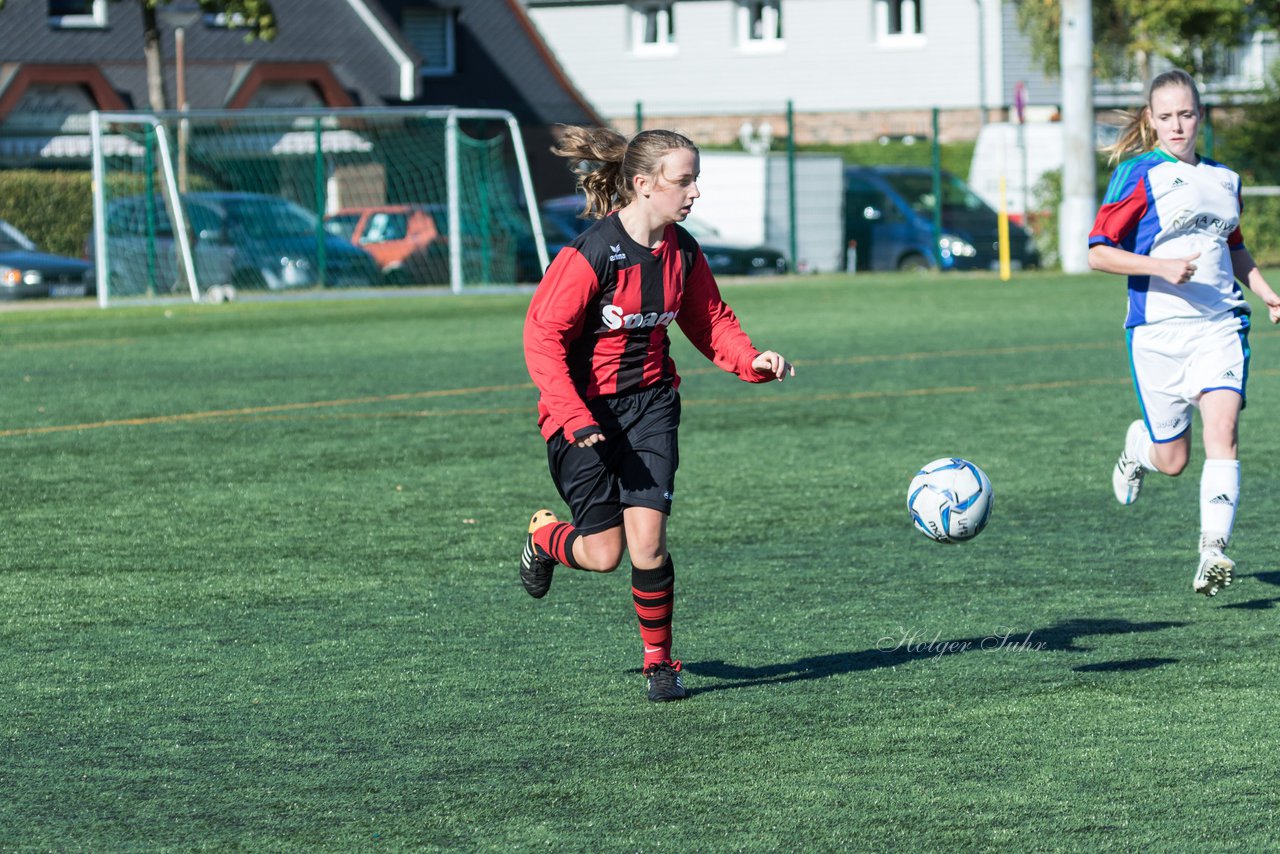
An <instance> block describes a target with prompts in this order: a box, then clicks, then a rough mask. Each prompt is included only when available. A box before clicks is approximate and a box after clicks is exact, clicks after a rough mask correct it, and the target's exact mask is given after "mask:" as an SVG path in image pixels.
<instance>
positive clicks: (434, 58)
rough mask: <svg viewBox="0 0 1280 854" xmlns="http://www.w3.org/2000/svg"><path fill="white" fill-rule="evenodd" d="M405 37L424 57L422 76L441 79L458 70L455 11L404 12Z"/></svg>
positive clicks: (419, 10) (408, 10) (406, 10)
mask: <svg viewBox="0 0 1280 854" xmlns="http://www.w3.org/2000/svg"><path fill="white" fill-rule="evenodd" d="M404 35H405V38H407V39H408V40H409V43H410V44H412V45H413V46H414V47H415V48H416V49H417V51H418V53H420V54H422V67H421V68H420V69H419V71H420V73H422V74H423V75H426V76H431V77H438V76H443V75H446V74H452V73H453V72H454V70H455V58H454V36H453V12H452V11H451V10H448V9H405V10H404Z"/></svg>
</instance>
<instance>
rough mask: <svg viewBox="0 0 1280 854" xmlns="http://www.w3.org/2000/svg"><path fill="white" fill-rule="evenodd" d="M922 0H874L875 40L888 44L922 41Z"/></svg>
mask: <svg viewBox="0 0 1280 854" xmlns="http://www.w3.org/2000/svg"><path fill="white" fill-rule="evenodd" d="M923 6H924V0H876V21H875V25H876V40H877V41H879V42H881V43H889V44H904V43H906V44H918V43H923V42H924V14H923V11H922V7H923Z"/></svg>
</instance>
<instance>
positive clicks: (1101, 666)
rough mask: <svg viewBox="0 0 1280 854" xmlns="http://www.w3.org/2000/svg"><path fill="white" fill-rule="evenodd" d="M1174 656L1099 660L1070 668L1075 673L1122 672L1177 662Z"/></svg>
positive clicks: (1151, 668) (1152, 668)
mask: <svg viewBox="0 0 1280 854" xmlns="http://www.w3.org/2000/svg"><path fill="white" fill-rule="evenodd" d="M1177 663H1178V659H1176V658H1134V659H1131V660H1129V661H1100V662H1098V663H1097V664H1082V665H1080V666H1079V667H1073V668H1071V669H1072V670H1074V671H1075V672H1076V673H1123V672H1124V671H1126V670H1154V669H1155V668H1157V667H1163V666H1164V665H1166V664H1177Z"/></svg>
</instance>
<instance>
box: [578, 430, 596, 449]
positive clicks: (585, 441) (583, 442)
mask: <svg viewBox="0 0 1280 854" xmlns="http://www.w3.org/2000/svg"><path fill="white" fill-rule="evenodd" d="M603 441H604V434H603V433H591V434H590V435H587V436H583V437H582V438H581V439H579V440H577V441H576V442H574V443H573V445H574V447H576V448H590V447H591V446H592V445H594V444H596V443H597V442H603Z"/></svg>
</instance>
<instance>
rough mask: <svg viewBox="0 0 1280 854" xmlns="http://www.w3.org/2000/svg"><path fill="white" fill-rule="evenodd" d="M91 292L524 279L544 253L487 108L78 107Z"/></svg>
mask: <svg viewBox="0 0 1280 854" xmlns="http://www.w3.org/2000/svg"><path fill="white" fill-rule="evenodd" d="M91 133H92V143H93V170H94V235H93V240H92V244H91V246H90V254H91V255H92V256H93V260H94V262H95V264H96V265H97V276H98V282H99V287H98V293H99V302H100V303H102V304H103V305H107V304H109V302H110V301H112V300H118V299H120V298H127V297H159V296H173V295H182V296H189V297H190V298H192V299H195V300H219V299H225V298H229V297H231V296H233V295H235V294H237V293H240V292H242V291H245V292H252V291H260V292H264V293H265V292H271V291H284V290H297V289H322V288H352V287H360V288H366V287H377V286H384V285H391V286H417V285H438V286H448V287H450V288H451V289H452V290H454V291H455V292H460V291H464V290H468V289H477V288H483V287H489V286H507V285H511V284H513V283H515V282H520V281H536V280H537V279H538V278H539V277H540V273H541V271H542V270H543V269H545V267H546V264H547V253H546V247H545V241H544V240H543V237H542V229H541V224H540V221H539V218H538V217H537V215H536V211H537V204H536V202H535V200H534V196H533V188H532V183H531V181H530V177H529V169H528V163H527V161H526V159H525V153H524V146H523V141H522V139H521V136H520V129H519V126H518V125H517V123H516V121H515V119H514V117H513V116H512V115H511V114H510V113H508V112H506V111H502V110H456V109H427V108H424V109H414V108H394V109H390V108H389V109H351V110H341V111H331V110H296V111H277V110H201V111H192V112H181V113H176V112H171V113H160V114H152V113H107V112H101V113H94V114H92V115H91Z"/></svg>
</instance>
